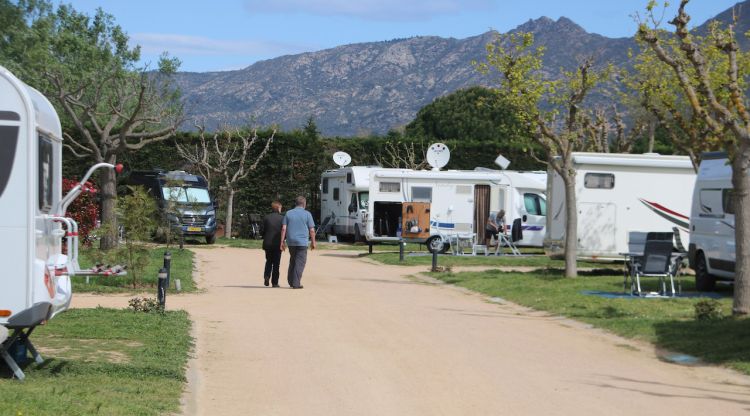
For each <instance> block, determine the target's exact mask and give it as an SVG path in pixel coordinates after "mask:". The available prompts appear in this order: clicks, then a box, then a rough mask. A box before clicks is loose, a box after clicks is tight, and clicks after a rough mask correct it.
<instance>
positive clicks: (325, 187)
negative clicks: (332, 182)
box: [321, 178, 328, 194]
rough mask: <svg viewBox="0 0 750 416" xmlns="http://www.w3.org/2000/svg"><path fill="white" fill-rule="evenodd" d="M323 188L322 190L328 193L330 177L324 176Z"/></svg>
mask: <svg viewBox="0 0 750 416" xmlns="http://www.w3.org/2000/svg"><path fill="white" fill-rule="evenodd" d="M321 188H322V189H321V192H323V193H324V194H327V193H328V178H323V186H322V187H321Z"/></svg>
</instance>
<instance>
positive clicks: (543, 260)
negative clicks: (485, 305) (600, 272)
mask: <svg viewBox="0 0 750 416" xmlns="http://www.w3.org/2000/svg"><path fill="white" fill-rule="evenodd" d="M367 257H368V258H371V259H373V260H376V261H379V262H381V263H384V264H390V265H396V266H422V265H425V266H426V265H431V264H432V256H431V255H427V256H410V255H409V253H405V255H404V261H403V262H400V261H399V260H398V251H396V252H379V253H372V254H370V255H368V256H367ZM438 265H439V266H448V267H452V266H498V267H502V266H528V267H539V268H556V269H564V268H565V262H564V261H562V260H552V259H550V258H549V257H547V256H543V255H533V256H510V255H504V256H483V255H478V256H452V255H440V256H438ZM578 267H594V268H614V269H621V268H622V266H621V265H619V264H616V263H612V264H608V263H588V262H578Z"/></svg>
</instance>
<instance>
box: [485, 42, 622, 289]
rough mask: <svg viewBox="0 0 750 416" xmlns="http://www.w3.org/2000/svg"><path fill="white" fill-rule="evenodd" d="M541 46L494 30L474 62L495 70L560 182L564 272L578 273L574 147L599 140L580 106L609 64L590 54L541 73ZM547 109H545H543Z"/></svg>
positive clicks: (504, 97)
mask: <svg viewBox="0 0 750 416" xmlns="http://www.w3.org/2000/svg"><path fill="white" fill-rule="evenodd" d="M543 56H544V48H543V47H536V48H534V36H533V35H532V34H531V33H523V32H519V33H512V34H509V35H498V36H497V38H496V39H495V41H494V42H493V43H490V44H488V45H487V58H486V62H482V63H478V64H477V63H475V65H476V66H477V69H478V70H479V71H482V72H484V73H489V72H490V71H491V70H494V71H497V72H498V73H499V75H500V80H499V81H498V82H499V86H498V90H497V91H498V93H499V95H500V97H501V98H502V101H503V102H504V103H505V104H506V105H508V106H509V107H510V108H511V109H512V111H513V112H514V113H515V115H516V117H518V118H519V120H520V121H521V123H522V125H524V126H526V128H527V134H525V135H523V136H525V137H533V140H534V141H535V142H536V143H537V144H538V145H539V146H541V148H542V149H543V151H544V158H545V162H546V163H547V165H548V166H549V167H551V168H552V169H554V170H555V172H557V174H559V175H560V177H561V178H562V180H563V183H564V185H565V214H566V215H565V218H566V225H565V276H566V277H575V276H576V275H577V274H578V271H577V265H576V256H577V246H578V239H577V231H578V212H577V210H576V193H575V183H576V182H575V177H576V171H575V169H573V152H574V151H577V150H581V149H583V148H586V146H587V143H589V144H590V143H592V142H595V141H597V140H598V138H597V137H596V134H597V130H596V129H591V128H589V127H590V126H591V125H592V124H593V122H592V121H591V115H590V114H589V112H587V111H586V110H585V109H584V107H583V104H584V101H585V99H586V97H587V96H588V95H589V93H590V92H591V91H592V90H593V89H594V88H595V87H596V86H597V85H599V84H600V83H601V82H602V81H604V80H605V79H606V78H607V77H608V76H609V72H610V71H609V68H607V69H604V70H595V69H594V67H593V62H592V60H590V59H587V60H585V61H584V62H582V63H581V64H580V65H579V67H578V68H577V69H576V70H575V71H565V72H564V73H563V75H564V76H563V78H562V79H560V80H549V79H545V78H544V76H543V74H542V72H541V68H542V57H543ZM548 109H549V110H548Z"/></svg>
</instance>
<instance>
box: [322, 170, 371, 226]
mask: <svg viewBox="0 0 750 416" xmlns="http://www.w3.org/2000/svg"><path fill="white" fill-rule="evenodd" d="M376 169H382V168H380V167H377V166H349V167H343V168H339V169H331V170H327V171H325V172H323V175H321V181H320V223H321V224H324V223H325V224H326V226H325V231H326V233H328V234H330V235H336V236H348V237H354V238H355V239H357V238H359V239H361V238H362V237H363V236H364V230H365V222H364V215H365V213H366V212H367V201H368V192H369V191H370V172H372V171H373V170H376ZM326 219H328V220H327V222H326Z"/></svg>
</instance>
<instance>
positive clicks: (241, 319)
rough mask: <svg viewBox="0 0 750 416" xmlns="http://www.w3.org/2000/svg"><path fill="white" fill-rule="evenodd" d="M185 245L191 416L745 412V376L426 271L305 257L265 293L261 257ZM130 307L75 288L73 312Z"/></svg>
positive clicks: (178, 304) (182, 302)
mask: <svg viewBox="0 0 750 416" xmlns="http://www.w3.org/2000/svg"><path fill="white" fill-rule="evenodd" d="M195 251H196V263H197V267H198V269H199V270H198V276H197V279H198V282H197V283H198V286H199V287H201V288H202V289H205V291H204V292H203V293H200V294H187V295H180V296H172V297H170V298H168V299H167V306H168V309H185V310H187V311H188V312H189V314H190V316H191V318H192V319H193V321H194V336H195V337H196V350H195V358H194V359H193V360H192V361H191V363H190V364H189V370H188V379H189V382H188V387H187V392H186V393H185V396H184V405H185V407H184V414H187V415H203V414H222V415H245V414H273V415H300V414H304V415H339V414H372V415H383V414H393V415H400V414H404V415H406V414H409V415H412V414H424V415H428V414H429V415H433V414H444V415H455V414H518V415H542V414H576V415H599V414H602V413H607V414H611V415H632V414H638V415H664V414H680V415H683V416H684V415H704V414H742V413H743V412H745V411H746V408H747V407H748V406H749V405H750V400H748V399H747V397H748V393H750V379H748V378H747V377H745V376H741V375H739V374H737V373H735V372H732V371H729V370H725V369H722V368H717V367H709V366H681V365H676V364H670V363H666V362H663V361H661V360H659V359H658V357H657V356H656V353H655V352H654V350H653V348H652V347H650V346H649V345H648V344H643V343H636V342H632V341H627V340H624V339H622V338H619V337H616V336H614V335H609V334H607V333H604V332H602V331H598V330H593V329H590V328H589V327H587V326H586V325H582V324H578V323H576V322H574V321H570V320H568V319H561V318H559V317H556V316H552V315H549V314H546V313H541V312H533V311H529V310H528V309H525V308H521V307H519V306H516V305H514V304H510V303H501V304H497V303H492V302H488V301H487V299H486V298H484V297H482V296H480V295H477V294H474V293H471V292H468V291H466V290H460V289H458V288H455V287H453V286H448V285H443V284H434V283H430V282H429V281H424V280H421V279H414V278H409V277H408V276H410V275H414V274H416V273H419V272H421V271H424V270H425V267H424V266H413V267H399V266H388V265H381V264H374V263H373V262H367V261H363V260H362V259H360V258H359V257H358V256H357V253H353V252H345V251H316V252H312V253H311V255H310V258H309V260H308V268H307V270H306V272H305V277H304V279H303V284H304V286H305V289H303V290H289V289H286V288H280V289H272V288H266V287H264V286H263V284H262V278H261V268H262V264H263V252H262V251H260V250H246V249H237V248H210V249H196V250H195ZM285 266H286V255H285V256H284V261H283V262H282V268H284V267H285ZM283 280H284V278H283V277H282V282H283ZM127 299H128V297H127V296H122V295H120V296H97V295H85V294H84V295H79V296H77V297H76V298H75V299H74V306H75V307H94V306H96V305H98V304H102V305H108V306H118V307H124V306H125V305H126V304H127ZM625 346H627V348H625Z"/></svg>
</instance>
